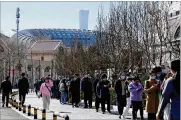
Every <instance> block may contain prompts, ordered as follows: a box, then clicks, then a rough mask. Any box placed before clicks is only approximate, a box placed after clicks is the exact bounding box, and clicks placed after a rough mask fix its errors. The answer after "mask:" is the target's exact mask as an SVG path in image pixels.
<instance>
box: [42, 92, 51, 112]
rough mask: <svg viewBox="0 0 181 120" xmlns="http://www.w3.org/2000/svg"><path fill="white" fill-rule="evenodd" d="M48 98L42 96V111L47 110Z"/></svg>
mask: <svg viewBox="0 0 181 120" xmlns="http://www.w3.org/2000/svg"><path fill="white" fill-rule="evenodd" d="M50 98H51V97H50V96H44V95H42V100H43V109H46V110H49V105H50Z"/></svg>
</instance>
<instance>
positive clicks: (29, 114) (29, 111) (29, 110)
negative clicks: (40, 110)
mask: <svg viewBox="0 0 181 120" xmlns="http://www.w3.org/2000/svg"><path fill="white" fill-rule="evenodd" d="M28 116H31V105H29V106H28Z"/></svg>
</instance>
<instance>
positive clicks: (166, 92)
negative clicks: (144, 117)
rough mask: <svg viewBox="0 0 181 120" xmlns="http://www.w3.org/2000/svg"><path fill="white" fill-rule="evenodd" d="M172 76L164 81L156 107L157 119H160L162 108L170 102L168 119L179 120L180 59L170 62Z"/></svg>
mask: <svg viewBox="0 0 181 120" xmlns="http://www.w3.org/2000/svg"><path fill="white" fill-rule="evenodd" d="M171 73H172V77H171V78H169V79H168V80H166V81H165V85H164V89H163V91H162V97H161V101H160V104H159V107H158V112H157V115H156V116H157V120H161V119H162V117H163V114H164V109H165V107H166V106H167V104H168V103H170V105H171V108H170V115H169V120H180V60H174V61H172V62H171Z"/></svg>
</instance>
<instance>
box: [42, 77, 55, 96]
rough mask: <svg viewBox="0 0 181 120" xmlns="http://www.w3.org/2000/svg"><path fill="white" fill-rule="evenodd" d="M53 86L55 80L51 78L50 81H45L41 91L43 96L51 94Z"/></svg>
mask: <svg viewBox="0 0 181 120" xmlns="http://www.w3.org/2000/svg"><path fill="white" fill-rule="evenodd" d="M46 86H47V87H46ZM52 86H53V82H52V81H51V80H49V82H48V83H45V82H44V83H43V84H41V87H40V93H41V94H42V95H43V96H51V88H52Z"/></svg>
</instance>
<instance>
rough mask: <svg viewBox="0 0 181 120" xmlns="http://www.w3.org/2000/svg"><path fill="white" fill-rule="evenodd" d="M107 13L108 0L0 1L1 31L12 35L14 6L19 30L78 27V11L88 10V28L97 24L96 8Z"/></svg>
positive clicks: (14, 21)
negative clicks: (18, 20)
mask: <svg viewBox="0 0 181 120" xmlns="http://www.w3.org/2000/svg"><path fill="white" fill-rule="evenodd" d="M101 4H102V6H103V9H104V10H103V11H104V14H105V15H106V14H108V12H109V6H110V2H1V6H0V14H1V17H0V18H1V21H0V22H1V32H2V33H3V34H5V35H7V36H12V35H13V34H14V32H13V31H12V29H16V8H17V7H19V8H20V30H23V29H31V28H65V29H79V11H80V10H89V22H88V29H90V30H93V29H95V26H96V24H97V16H98V10H99V8H100V6H101Z"/></svg>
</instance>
